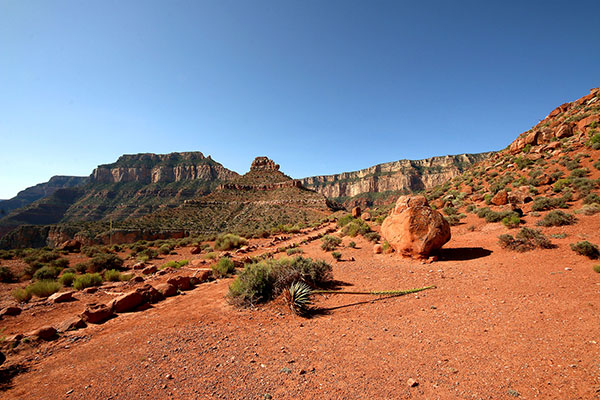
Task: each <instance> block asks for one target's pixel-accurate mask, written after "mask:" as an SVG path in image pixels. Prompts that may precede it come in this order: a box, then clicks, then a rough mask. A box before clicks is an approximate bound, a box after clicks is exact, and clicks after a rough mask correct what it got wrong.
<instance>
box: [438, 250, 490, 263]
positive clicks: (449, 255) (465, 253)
mask: <svg viewBox="0 0 600 400" xmlns="http://www.w3.org/2000/svg"><path fill="white" fill-rule="evenodd" d="M490 254H492V251H491V250H488V249H484V248H483V247H457V248H454V249H440V250H439V251H438V253H437V257H438V261H467V260H475V259H477V258H482V257H487V256H489V255H490Z"/></svg>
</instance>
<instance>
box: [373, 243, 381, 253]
mask: <svg viewBox="0 0 600 400" xmlns="http://www.w3.org/2000/svg"><path fill="white" fill-rule="evenodd" d="M382 252H383V246H382V245H380V244H376V245H374V246H373V253H375V254H381V253H382Z"/></svg>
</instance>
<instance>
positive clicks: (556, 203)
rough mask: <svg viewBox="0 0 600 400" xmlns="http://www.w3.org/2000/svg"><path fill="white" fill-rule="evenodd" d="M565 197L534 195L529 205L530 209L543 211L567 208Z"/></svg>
mask: <svg viewBox="0 0 600 400" xmlns="http://www.w3.org/2000/svg"><path fill="white" fill-rule="evenodd" d="M567 207H568V206H567V201H566V198H565V197H536V198H535V199H534V200H533V204H532V205H531V210H532V211H545V210H552V209H554V208H567Z"/></svg>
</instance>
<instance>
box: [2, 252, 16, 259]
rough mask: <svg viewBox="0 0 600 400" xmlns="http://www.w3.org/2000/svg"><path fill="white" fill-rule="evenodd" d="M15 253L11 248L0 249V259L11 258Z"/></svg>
mask: <svg viewBox="0 0 600 400" xmlns="http://www.w3.org/2000/svg"><path fill="white" fill-rule="evenodd" d="M13 258H15V253H14V251H12V250H0V260H12V259H13Z"/></svg>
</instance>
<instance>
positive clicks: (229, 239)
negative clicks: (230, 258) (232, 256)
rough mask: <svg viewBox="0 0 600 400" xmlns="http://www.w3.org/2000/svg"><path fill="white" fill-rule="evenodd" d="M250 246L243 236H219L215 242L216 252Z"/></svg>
mask: <svg viewBox="0 0 600 400" xmlns="http://www.w3.org/2000/svg"><path fill="white" fill-rule="evenodd" d="M246 244H248V241H247V240H246V239H244V238H243V237H241V236H238V235H234V234H232V233H226V234H224V235H219V236H218V237H217V240H216V242H215V250H221V251H223V250H225V251H226V250H233V249H239V248H240V247H242V246H245V245H246Z"/></svg>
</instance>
